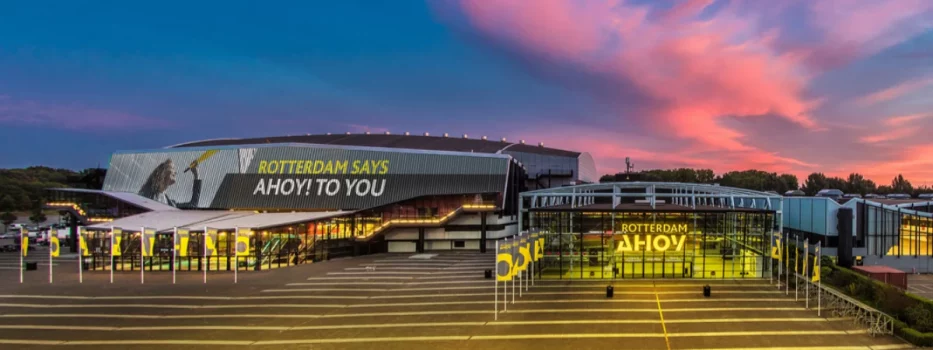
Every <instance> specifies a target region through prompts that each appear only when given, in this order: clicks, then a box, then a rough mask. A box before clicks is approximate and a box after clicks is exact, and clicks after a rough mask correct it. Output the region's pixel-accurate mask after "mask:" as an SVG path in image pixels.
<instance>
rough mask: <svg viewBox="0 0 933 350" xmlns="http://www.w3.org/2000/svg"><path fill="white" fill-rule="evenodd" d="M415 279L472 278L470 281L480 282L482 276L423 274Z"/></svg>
mask: <svg viewBox="0 0 933 350" xmlns="http://www.w3.org/2000/svg"><path fill="white" fill-rule="evenodd" d="M417 279H418V280H443V279H450V280H453V279H470V280H472V281H474V282H480V281H482V280H483V277H482V276H473V277H468V276H457V275H454V276H424V277H418V278H417Z"/></svg>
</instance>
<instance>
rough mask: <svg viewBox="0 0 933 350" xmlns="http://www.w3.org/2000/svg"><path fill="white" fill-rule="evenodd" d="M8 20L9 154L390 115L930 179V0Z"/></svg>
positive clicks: (384, 122) (319, 7)
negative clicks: (901, 174)
mask: <svg viewBox="0 0 933 350" xmlns="http://www.w3.org/2000/svg"><path fill="white" fill-rule="evenodd" d="M154 4H158V5H154ZM531 4H534V5H535V6H531ZM0 33H3V35H0V145H2V147H3V150H4V151H3V152H2V153H0V167H23V166H29V165H49V166H55V167H67V168H75V169H80V168H86V167H94V166H97V164H98V163H100V164H101V165H104V166H106V163H107V161H108V159H109V156H110V153H111V152H113V151H115V150H127V149H151V148H159V147H164V146H167V145H171V144H175V143H180V142H184V141H191V140H197V139H209V138H223V137H250V136H272V135H286V134H292V135H294V134H305V133H325V132H346V131H351V132H364V131H372V132H383V131H386V130H388V131H392V132H393V133H402V132H405V131H410V132H412V133H422V132H431V133H432V134H441V133H444V132H448V133H450V134H452V135H458V136H459V135H460V134H464V133H466V134H469V135H470V136H471V137H480V136H483V135H486V136H488V137H490V138H494V139H498V138H500V137H507V138H509V139H510V140H518V139H525V140H527V141H528V142H532V143H537V142H544V143H545V144H546V145H547V146H552V147H558V148H566V149H572V150H578V151H588V152H590V153H592V154H593V156H594V158H595V159H596V162H597V166H598V167H599V170H600V172H601V173H610V172H615V171H618V170H621V169H624V159H625V157H632V158H633V159H634V160H635V163H636V166H637V169H649V168H670V167H700V168H712V169H714V170H715V171H716V172H717V173H722V172H725V171H729V170H745V169H750V168H755V169H761V170H768V171H777V172H790V173H793V174H796V175H798V177H801V181H802V180H803V177H805V176H806V174H808V173H811V172H814V171H821V172H824V173H827V174H828V175H837V176H844V175H846V174H848V173H850V172H860V173H862V174H865V175H866V176H867V177H868V178H871V179H873V180H875V181H876V182H878V183H880V184H888V183H890V180H891V178H892V177H893V176H894V175H895V174H897V173H903V174H904V176H905V177H907V178H908V179H909V180H911V181H912V182H913V183H914V185H922V184H928V185H931V184H933V1H930V0H889V1H882V0H864V1H862V0H850V1H846V0H838V1H834V0H818V1H804V0H799V1H797V0H786V1H785V0H782V1H756V0H744V1H743V0H731V1H729V0H704V1H648V0H616V1H609V0H592V1H584V0H580V1H570V0H566V1H559V0H534V1H527V0H496V1H485V0H462V1H454V0H449V1H444V0H439V1H427V2H421V1H408V0H398V1H369V0H362V1H349V0H341V1H329V2H325V1H289V2H283V1H267V2H256V1H230V0H228V1H194V2H192V1H162V2H158V3H156V2H148V3H147V4H142V3H136V2H117V1H112V2H107V1H100V2H94V3H93V4H78V2H63V1H38V0H37V1H19V2H7V3H3V4H0Z"/></svg>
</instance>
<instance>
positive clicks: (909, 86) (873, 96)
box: [857, 78, 933, 106]
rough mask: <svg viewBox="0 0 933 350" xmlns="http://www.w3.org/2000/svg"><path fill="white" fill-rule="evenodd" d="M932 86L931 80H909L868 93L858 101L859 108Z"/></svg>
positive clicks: (932, 81)
mask: <svg viewBox="0 0 933 350" xmlns="http://www.w3.org/2000/svg"><path fill="white" fill-rule="evenodd" d="M931 84H933V79H929V78H927V79H919V80H910V81H905V82H903V83H900V84H897V85H894V86H891V87H888V88H885V89H882V90H879V91H876V92H873V93H870V94H868V95H865V96H862V97H861V98H859V99H858V102H857V103H858V104H859V105H861V106H871V105H875V104H879V103H882V102H887V101H891V100H893V99H896V98H898V97H901V96H904V95H906V94H909V93H912V92H914V91H917V90H920V89H923V88H925V87H927V86H928V85H931Z"/></svg>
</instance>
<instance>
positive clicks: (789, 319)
mask: <svg viewBox="0 0 933 350" xmlns="http://www.w3.org/2000/svg"><path fill="white" fill-rule="evenodd" d="M832 321H834V320H830V319H827V318H818V317H814V318H797V317H787V318H711V319H702V320H670V319H666V320H664V322H666V323H733V322H735V323H742V322H832Z"/></svg>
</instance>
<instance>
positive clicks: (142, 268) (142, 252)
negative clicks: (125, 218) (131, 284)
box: [139, 227, 146, 284]
mask: <svg viewBox="0 0 933 350" xmlns="http://www.w3.org/2000/svg"><path fill="white" fill-rule="evenodd" d="M145 256H146V228H145V227H143V228H142V229H140V230H139V284H143V283H146V262H145Z"/></svg>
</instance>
